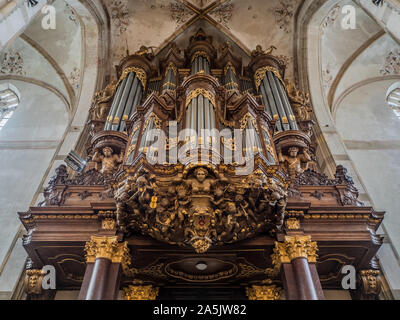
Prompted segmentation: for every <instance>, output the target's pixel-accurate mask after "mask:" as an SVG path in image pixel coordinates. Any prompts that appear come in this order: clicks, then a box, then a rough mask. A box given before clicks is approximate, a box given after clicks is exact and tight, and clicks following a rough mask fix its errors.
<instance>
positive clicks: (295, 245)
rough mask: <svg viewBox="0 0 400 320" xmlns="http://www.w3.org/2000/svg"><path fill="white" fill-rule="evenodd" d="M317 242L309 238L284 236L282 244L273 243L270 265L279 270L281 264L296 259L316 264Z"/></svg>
mask: <svg viewBox="0 0 400 320" xmlns="http://www.w3.org/2000/svg"><path fill="white" fill-rule="evenodd" d="M317 250H318V247H317V242H315V241H311V236H285V241H284V242H275V248H274V253H273V254H272V255H271V258H272V263H273V264H274V267H275V269H276V270H279V269H280V267H281V264H282V263H290V262H291V261H292V260H293V259H296V258H306V259H307V260H308V262H311V263H315V262H317Z"/></svg>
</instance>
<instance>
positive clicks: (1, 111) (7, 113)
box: [0, 83, 20, 130]
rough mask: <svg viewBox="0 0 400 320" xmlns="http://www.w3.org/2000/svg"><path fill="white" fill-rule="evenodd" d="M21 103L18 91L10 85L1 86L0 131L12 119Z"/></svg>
mask: <svg viewBox="0 0 400 320" xmlns="http://www.w3.org/2000/svg"><path fill="white" fill-rule="evenodd" d="M19 101H20V96H19V92H18V89H17V88H15V87H14V86H13V85H12V84H10V83H5V84H0V130H1V129H3V127H4V125H5V124H6V123H7V121H8V120H9V119H10V118H11V116H12V114H13V113H14V111H15V109H16V108H17V106H18V104H19Z"/></svg>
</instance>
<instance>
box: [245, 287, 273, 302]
mask: <svg viewBox="0 0 400 320" xmlns="http://www.w3.org/2000/svg"><path fill="white" fill-rule="evenodd" d="M280 292H281V289H280V288H278V287H276V286H275V285H270V286H256V285H253V286H251V287H250V288H246V295H247V297H248V298H249V300H279V299H280Z"/></svg>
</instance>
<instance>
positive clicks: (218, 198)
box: [211, 184, 226, 210]
mask: <svg viewBox="0 0 400 320" xmlns="http://www.w3.org/2000/svg"><path fill="white" fill-rule="evenodd" d="M211 202H212V203H213V204H214V206H215V207H216V208H218V209H219V210H223V209H225V206H226V203H225V198H224V188H223V186H221V185H219V184H218V185H217V186H216V187H215V188H214V198H213V199H212V200H211Z"/></svg>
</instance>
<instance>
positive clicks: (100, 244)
mask: <svg viewBox="0 0 400 320" xmlns="http://www.w3.org/2000/svg"><path fill="white" fill-rule="evenodd" d="M85 251H86V262H87V263H94V262H95V261H96V259H97V258H104V259H108V260H111V261H112V262H113V263H120V264H121V265H122V267H123V268H124V269H125V268H127V267H128V266H129V265H130V263H131V257H130V254H129V248H128V244H127V242H123V243H119V242H118V239H117V237H116V236H113V237H106V236H104V237H99V236H92V237H91V240H90V241H88V242H86V245H85Z"/></svg>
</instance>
